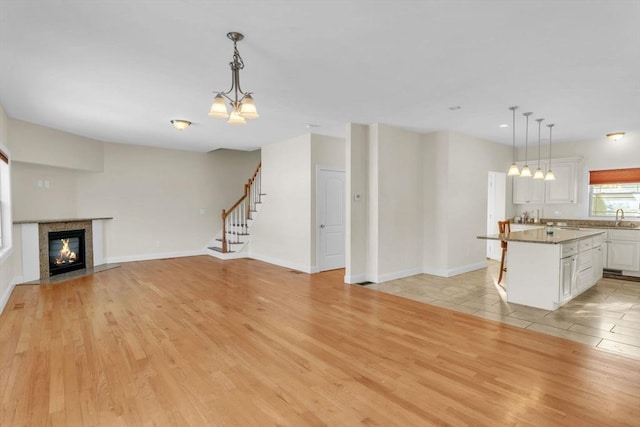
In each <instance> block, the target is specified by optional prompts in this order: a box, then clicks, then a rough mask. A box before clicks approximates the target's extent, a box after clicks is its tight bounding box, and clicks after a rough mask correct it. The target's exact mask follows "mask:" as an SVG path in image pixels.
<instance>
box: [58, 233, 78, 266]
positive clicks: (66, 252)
mask: <svg viewBox="0 0 640 427" xmlns="http://www.w3.org/2000/svg"><path fill="white" fill-rule="evenodd" d="M60 241H61V242H62V249H60V253H59V254H60V256H58V257H57V258H56V265H60V264H73V263H74V262H76V260H77V258H78V256H77V255H76V253H75V252H73V251H72V250H71V249H70V248H69V239H60Z"/></svg>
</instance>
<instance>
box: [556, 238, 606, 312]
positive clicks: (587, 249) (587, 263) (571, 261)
mask: <svg viewBox="0 0 640 427" xmlns="http://www.w3.org/2000/svg"><path fill="white" fill-rule="evenodd" d="M602 242H603V237H602V236H601V235H599V236H594V237H590V238H587V239H582V240H579V241H577V242H573V243H566V244H564V245H562V250H561V255H560V256H561V257H562V258H560V289H559V294H558V304H559V305H560V304H563V303H565V302H567V301H568V300H570V299H572V298H575V297H576V296H578V295H579V294H581V293H582V292H584V291H586V290H587V289H589V288H590V287H591V286H593V285H595V284H596V283H597V282H598V280H600V279H601V278H602V252H601V251H602V246H601V245H602Z"/></svg>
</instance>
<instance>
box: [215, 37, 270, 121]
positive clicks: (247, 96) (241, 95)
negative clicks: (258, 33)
mask: <svg viewBox="0 0 640 427" xmlns="http://www.w3.org/2000/svg"><path fill="white" fill-rule="evenodd" d="M227 37H228V38H229V39H230V40H231V41H233V59H232V60H231V62H230V63H229V66H230V67H231V88H230V89H229V90H228V91H226V92H218V93H217V94H216V97H215V98H214V99H213V103H212V104H211V109H210V110H209V116H210V117H214V118H219V119H229V120H227V123H231V124H245V123H247V120H246V119H257V118H258V117H259V116H258V111H257V109H256V104H255V102H254V100H253V97H252V96H251V94H252V92H244V91H243V90H242V89H241V88H240V70H242V69H244V61H243V59H242V57H241V56H240V52H238V47H237V43H238V42H239V41H240V40H242V39H243V38H244V36H243V35H242V34H240V33H236V32H231V33H228V34H227ZM227 101H228V102H229V106H230V107H231V113H229V110H228V109H227Z"/></svg>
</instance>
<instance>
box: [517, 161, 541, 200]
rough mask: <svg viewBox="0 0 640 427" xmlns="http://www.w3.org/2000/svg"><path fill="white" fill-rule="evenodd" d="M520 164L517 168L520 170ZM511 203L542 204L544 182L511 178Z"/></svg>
mask: <svg viewBox="0 0 640 427" xmlns="http://www.w3.org/2000/svg"><path fill="white" fill-rule="evenodd" d="M522 166H523V165H522V164H521V165H518V167H520V168H522ZM513 203H515V204H520V205H524V204H527V203H537V204H540V203H544V180H541V179H533V178H523V177H519V176H515V177H513Z"/></svg>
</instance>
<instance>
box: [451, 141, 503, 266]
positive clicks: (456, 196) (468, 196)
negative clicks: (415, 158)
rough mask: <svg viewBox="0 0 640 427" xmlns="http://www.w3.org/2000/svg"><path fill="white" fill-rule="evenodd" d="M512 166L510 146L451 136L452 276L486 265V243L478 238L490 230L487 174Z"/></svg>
mask: <svg viewBox="0 0 640 427" xmlns="http://www.w3.org/2000/svg"><path fill="white" fill-rule="evenodd" d="M508 162H509V150H508V147H507V146H504V145H502V144H496V143H493V142H490V141H486V140H482V139H479V138H475V137H471V136H468V135H463V134H460V133H456V132H450V136H449V173H448V175H449V183H448V184H449V185H448V188H447V193H448V199H449V202H448V204H447V220H448V240H449V245H448V248H447V251H448V269H449V272H450V273H451V274H458V273H461V272H464V271H470V270H473V269H477V268H478V267H480V266H483V265H485V264H486V242H485V241H484V240H479V239H476V236H480V235H484V234H486V230H487V193H488V181H487V174H488V172H489V171H501V170H504V167H505V165H507V164H508Z"/></svg>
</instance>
